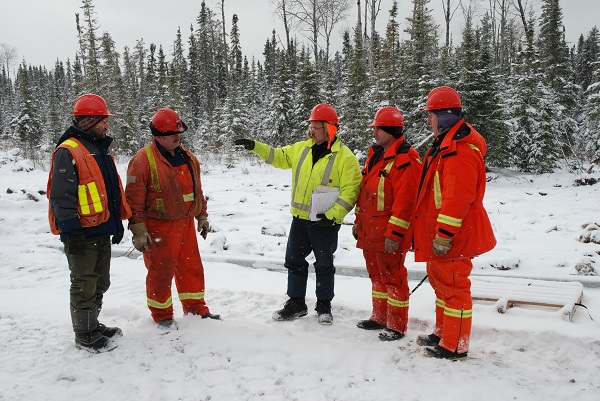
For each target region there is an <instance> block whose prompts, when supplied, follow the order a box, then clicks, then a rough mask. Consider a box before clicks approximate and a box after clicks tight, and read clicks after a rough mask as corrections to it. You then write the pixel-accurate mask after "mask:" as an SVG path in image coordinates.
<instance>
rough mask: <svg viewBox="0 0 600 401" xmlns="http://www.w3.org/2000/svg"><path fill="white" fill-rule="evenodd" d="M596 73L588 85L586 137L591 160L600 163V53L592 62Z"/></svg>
mask: <svg viewBox="0 0 600 401" xmlns="http://www.w3.org/2000/svg"><path fill="white" fill-rule="evenodd" d="M592 67H593V68H594V73H593V75H592V82H591V83H590V85H588V87H587V91H586V94H587V102H586V111H585V127H586V129H585V137H586V138H588V141H587V142H586V148H587V151H588V154H589V155H590V160H591V162H592V163H594V164H598V163H600V53H599V54H597V55H596V61H595V62H594V63H592Z"/></svg>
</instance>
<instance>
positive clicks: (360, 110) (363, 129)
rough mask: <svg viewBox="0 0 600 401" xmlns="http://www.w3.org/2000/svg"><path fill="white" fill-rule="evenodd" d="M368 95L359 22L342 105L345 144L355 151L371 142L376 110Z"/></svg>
mask: <svg viewBox="0 0 600 401" xmlns="http://www.w3.org/2000/svg"><path fill="white" fill-rule="evenodd" d="M368 96H369V78H368V77H367V67H366V59H365V55H364V49H363V40H362V32H361V29H360V24H359V25H358V26H357V27H356V29H355V30H354V46H353V48H352V51H351V54H350V60H349V64H348V81H347V92H346V96H345V101H344V104H343V107H342V110H343V113H342V115H343V119H340V120H341V121H340V124H341V126H342V127H343V129H344V140H345V144H346V145H347V146H348V147H349V148H350V149H352V150H353V151H363V150H364V149H366V148H368V146H369V144H370V142H371V133H370V130H369V127H368V123H369V122H370V121H369V119H370V118H371V117H372V115H373V114H374V112H372V111H373V110H371V108H370V107H369V102H368V99H369V97H368ZM334 107H335V105H334ZM339 113H340V110H339V109H338V114H339Z"/></svg>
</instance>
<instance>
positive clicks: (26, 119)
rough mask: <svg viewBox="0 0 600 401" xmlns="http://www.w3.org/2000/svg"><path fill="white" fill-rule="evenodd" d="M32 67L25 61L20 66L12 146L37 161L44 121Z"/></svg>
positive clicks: (16, 82)
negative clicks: (40, 113) (41, 115)
mask: <svg viewBox="0 0 600 401" xmlns="http://www.w3.org/2000/svg"><path fill="white" fill-rule="evenodd" d="M33 75H34V71H33V68H32V67H28V66H27V64H26V63H25V61H23V63H22V64H21V65H20V66H19V69H18V71H17V78H16V80H15V84H16V86H17V88H18V91H19V103H18V113H17V116H16V118H15V119H14V120H12V121H11V128H12V131H13V136H12V146H18V147H20V148H21V149H22V150H23V153H24V155H25V157H27V158H29V159H36V150H37V147H38V145H39V144H40V138H41V137H42V129H41V127H42V122H41V121H42V119H41V118H40V115H39V114H38V111H39V110H40V107H39V103H38V99H37V98H36V97H35V94H34V93H35V90H34V85H35V82H34V81H35V79H34V76H33Z"/></svg>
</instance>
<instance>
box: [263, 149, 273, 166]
mask: <svg viewBox="0 0 600 401" xmlns="http://www.w3.org/2000/svg"><path fill="white" fill-rule="evenodd" d="M273 160H275V149H273V148H269V157H267V160H265V163H267V164H273Z"/></svg>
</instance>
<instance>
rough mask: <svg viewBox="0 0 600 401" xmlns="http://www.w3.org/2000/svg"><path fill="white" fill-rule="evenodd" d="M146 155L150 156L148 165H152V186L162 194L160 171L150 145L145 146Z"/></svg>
mask: <svg viewBox="0 0 600 401" xmlns="http://www.w3.org/2000/svg"><path fill="white" fill-rule="evenodd" d="M144 150H145V151H146V155H147V156H148V164H149V165H150V176H151V177H152V185H153V186H154V190H155V191H156V192H162V190H161V189H160V182H159V181H158V171H157V169H156V160H154V153H152V148H151V147H150V145H147V146H144Z"/></svg>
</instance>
